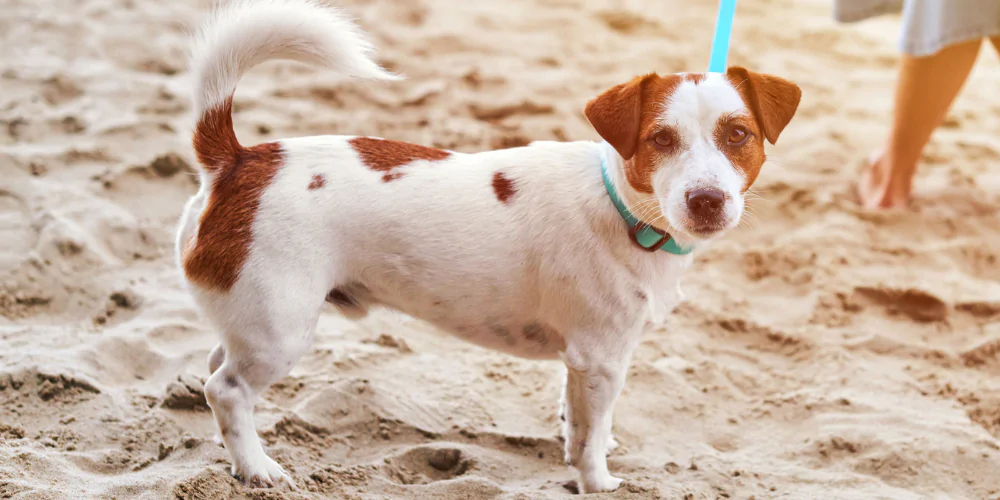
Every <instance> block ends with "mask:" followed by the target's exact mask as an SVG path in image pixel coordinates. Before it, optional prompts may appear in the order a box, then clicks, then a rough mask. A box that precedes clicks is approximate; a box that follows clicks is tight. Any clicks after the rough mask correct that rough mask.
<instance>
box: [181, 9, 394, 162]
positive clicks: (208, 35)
mask: <svg viewBox="0 0 1000 500" xmlns="http://www.w3.org/2000/svg"><path fill="white" fill-rule="evenodd" d="M372 51H373V49H372V45H371V44H370V43H369V42H368V40H367V38H366V37H365V34H364V33H363V32H362V31H361V30H360V29H359V28H358V27H357V26H356V25H355V24H354V23H353V22H352V21H351V20H350V19H349V18H348V17H347V16H345V15H344V14H343V13H342V12H340V11H339V10H336V9H334V8H331V7H324V6H321V5H320V4H319V3H317V2H316V1H314V0H232V1H230V2H228V3H227V4H225V5H223V6H221V7H219V8H217V9H216V11H215V12H214V13H213V14H212V16H211V17H210V18H209V20H208V22H206V23H205V24H204V25H203V26H202V28H201V31H200V33H199V34H198V36H197V38H196V41H195V43H194V47H193V49H192V52H191V71H192V74H193V75H194V79H195V93H194V111H195V113H196V116H197V119H198V122H197V125H196V128H195V132H194V149H195V153H196V154H197V156H198V161H199V162H200V163H201V164H202V166H203V167H204V168H205V170H206V171H208V172H213V171H215V170H218V169H219V168H221V167H222V166H224V165H227V164H231V163H232V162H234V161H235V160H236V159H237V158H238V157H239V155H240V153H241V152H242V151H243V147H242V146H240V143H239V142H238V141H237V140H236V132H235V131H234V130H233V118H232V104H233V93H234V92H235V91H236V83H237V82H238V81H239V79H240V77H241V76H243V73H245V72H246V71H247V70H249V69H250V68H251V67H253V66H256V65H258V64H261V63H263V62H265V61H269V60H272V59H289V60H294V61H299V62H303V63H307V64H314V65H317V66H321V67H324V68H328V69H331V70H333V71H335V72H337V73H340V74H342V75H345V76H350V77H356V78H372V79H381V80H398V79H400V77H399V76H397V75H394V74H392V73H389V72H388V71H386V70H384V69H382V68H381V67H380V66H379V65H378V64H376V63H375V62H374V61H373V60H372V58H371V54H372Z"/></svg>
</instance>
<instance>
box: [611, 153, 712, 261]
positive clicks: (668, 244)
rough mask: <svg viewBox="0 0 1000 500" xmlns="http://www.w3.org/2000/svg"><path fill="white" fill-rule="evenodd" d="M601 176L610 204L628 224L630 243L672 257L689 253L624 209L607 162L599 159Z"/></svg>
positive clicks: (686, 249) (668, 236)
mask: <svg viewBox="0 0 1000 500" xmlns="http://www.w3.org/2000/svg"><path fill="white" fill-rule="evenodd" d="M601 174H602V175H603V176H604V187H605V188H607V189H608V195H609V196H611V202H612V203H614V204H615V208H617V209H618V214H619V215H621V216H622V219H625V223H626V224H628V235H629V238H631V239H632V242H633V243H635V244H636V245H639V246H640V247H641V248H642V249H643V250H646V251H649V252H655V251H657V250H663V251H664V252H667V253H672V254H674V255H687V254H689V253H691V251H692V250H694V248H693V247H692V248H684V247H682V246H680V245H678V244H677V241H675V240H674V239H673V238H672V237H670V235H669V234H667V233H664V232H662V231H660V230H659V229H656V228H655V227H653V226H650V225H649V224H646V223H645V222H642V221H640V220H639V219H637V218H636V217H635V216H634V215H632V212H629V211H628V208H626V207H625V203H623V202H622V199H621V197H619V196H618V191H617V190H616V189H615V187H614V186H613V185H612V184H611V176H610V174H609V173H608V165H607V161H605V159H604V158H603V157H602V158H601Z"/></svg>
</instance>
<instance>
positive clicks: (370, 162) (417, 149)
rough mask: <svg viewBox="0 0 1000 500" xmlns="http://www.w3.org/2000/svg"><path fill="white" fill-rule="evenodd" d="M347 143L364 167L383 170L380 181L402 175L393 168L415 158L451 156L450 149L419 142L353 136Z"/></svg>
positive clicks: (438, 159)
mask: <svg viewBox="0 0 1000 500" xmlns="http://www.w3.org/2000/svg"><path fill="white" fill-rule="evenodd" d="M347 142H348V144H350V145H351V147H352V148H354V151H356V152H357V153H358V156H360V157H361V162H362V163H364V164H365V166H366V167H368V168H370V169H372V170H375V171H376V172H384V173H385V174H384V175H383V176H382V182H391V181H394V180H396V179H399V178H400V177H402V175H403V174H402V173H399V172H393V169H395V168H398V167H401V166H403V165H406V164H408V163H412V162H414V161H417V160H427V161H440V160H444V159H445V158H448V157H449V156H451V152H450V151H445V150H443V149H436V148H431V147H427V146H421V145H419V144H411V143H408V142H401V141H390V140H387V139H379V138H376V137H355V138H353V139H351V140H350V141H347Z"/></svg>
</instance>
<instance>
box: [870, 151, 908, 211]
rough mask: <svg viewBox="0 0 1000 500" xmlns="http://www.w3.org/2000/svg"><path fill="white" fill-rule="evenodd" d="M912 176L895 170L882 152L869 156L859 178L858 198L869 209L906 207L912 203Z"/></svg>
mask: <svg viewBox="0 0 1000 500" xmlns="http://www.w3.org/2000/svg"><path fill="white" fill-rule="evenodd" d="M911 181H912V178H907V177H906V176H905V175H902V174H899V173H898V172H893V171H892V169H891V168H890V167H889V166H888V162H886V161H885V156H884V155H883V154H882V153H881V152H875V153H872V155H871V156H869V157H868V162H867V164H866V165H865V169H864V170H863V171H862V172H861V179H859V180H858V200H859V203H860V204H861V206H862V207H864V208H866V209H869V210H879V209H893V208H896V209H900V208H906V207H907V206H909V203H910V184H911Z"/></svg>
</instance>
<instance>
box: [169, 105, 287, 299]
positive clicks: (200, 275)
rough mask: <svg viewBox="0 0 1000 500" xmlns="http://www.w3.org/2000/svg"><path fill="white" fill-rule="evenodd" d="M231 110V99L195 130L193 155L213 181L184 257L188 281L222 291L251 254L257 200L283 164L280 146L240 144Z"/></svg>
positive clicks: (204, 117) (207, 115)
mask: <svg viewBox="0 0 1000 500" xmlns="http://www.w3.org/2000/svg"><path fill="white" fill-rule="evenodd" d="M231 112H232V98H230V99H227V100H226V101H225V102H223V103H222V104H221V105H219V106H216V107H215V108H212V109H210V110H208V111H206V112H205V114H204V115H202V117H201V120H199V121H198V125H197V127H196V128H195V133H194V140H193V143H194V149H195V153H196V154H197V156H198V161H199V162H201V164H202V165H203V166H204V167H205V169H206V170H207V171H208V172H211V173H212V174H213V176H214V179H213V181H212V187H211V192H210V194H209V196H208V203H207V205H206V207H205V210H204V212H202V214H201V220H200V222H199V224H198V232H197V235H196V236H195V237H194V238H193V242H189V243H188V244H186V245H185V253H184V255H183V267H184V274H185V276H187V278H188V279H189V280H191V281H192V282H193V283H197V284H199V285H201V286H204V287H206V288H209V289H213V290H218V291H223V292H224V291H227V290H229V289H230V288H232V286H233V285H234V284H236V280H237V279H239V276H240V272H241V271H242V270H243V265H244V264H245V263H246V260H247V258H248V256H249V254H250V244H251V243H252V241H253V223H254V220H255V219H256V217H257V209H258V208H259V206H260V197H261V195H262V194H263V192H264V189H266V188H267V187H268V186H270V185H271V181H272V180H273V179H274V176H275V174H276V173H277V172H278V169H279V168H280V167H281V165H282V163H283V153H282V148H281V144H278V143H266V144H260V145H257V146H254V147H251V148H244V147H243V146H241V145H240V144H239V142H238V141H237V140H236V133H235V132H234V131H233V119H232V114H231Z"/></svg>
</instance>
